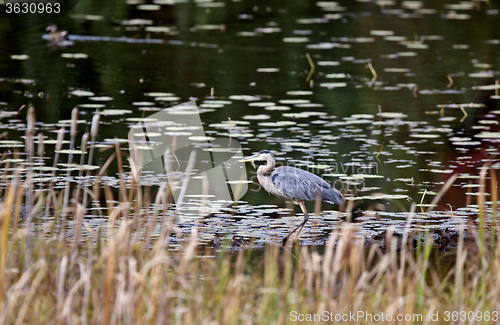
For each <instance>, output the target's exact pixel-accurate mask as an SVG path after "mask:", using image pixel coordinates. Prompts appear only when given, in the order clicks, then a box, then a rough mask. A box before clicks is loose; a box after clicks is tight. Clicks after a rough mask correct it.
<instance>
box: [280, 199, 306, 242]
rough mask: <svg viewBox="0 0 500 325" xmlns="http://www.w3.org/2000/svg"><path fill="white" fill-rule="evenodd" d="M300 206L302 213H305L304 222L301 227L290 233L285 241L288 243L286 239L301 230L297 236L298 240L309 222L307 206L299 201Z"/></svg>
mask: <svg viewBox="0 0 500 325" xmlns="http://www.w3.org/2000/svg"><path fill="white" fill-rule="evenodd" d="M299 205H300V208H301V209H302V212H304V221H302V223H301V224H300V225H298V226H297V228H295V229H294V230H292V232H291V233H289V234H288V235H287V236H286V237H285V239H284V241H286V239H287V238H288V237H290V235H291V234H293V233H294V232H295V231H296V230H297V229H299V228H300V230H299V232H298V233H297V236H296V238H299V235H300V232H301V231H302V228H303V227H304V225H305V224H306V222H307V220H309V214H308V213H307V209H306V205H305V204H304V201H299Z"/></svg>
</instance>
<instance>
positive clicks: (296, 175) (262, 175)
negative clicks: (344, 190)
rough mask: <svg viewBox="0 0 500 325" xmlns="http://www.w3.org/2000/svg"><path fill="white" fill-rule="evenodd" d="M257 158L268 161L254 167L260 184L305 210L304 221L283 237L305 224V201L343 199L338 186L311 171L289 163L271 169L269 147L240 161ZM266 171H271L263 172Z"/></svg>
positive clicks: (271, 159) (339, 201)
mask: <svg viewBox="0 0 500 325" xmlns="http://www.w3.org/2000/svg"><path fill="white" fill-rule="evenodd" d="M256 160H265V161H267V164H265V165H261V166H259V168H258V169H257V179H258V180H259V183H260V185H262V187H263V188H264V189H265V190H266V191H268V192H269V193H271V194H274V195H276V196H277V197H281V198H284V199H287V200H293V201H295V202H297V203H298V204H299V205H300V208H301V209H302V212H304V221H303V222H302V223H301V224H300V225H298V226H297V228H295V229H294V230H293V231H292V232H291V233H289V234H288V236H286V237H285V240H286V239H287V238H288V237H290V235H291V234H293V233H294V232H295V231H296V230H297V229H299V228H300V230H299V232H298V234H297V238H298V236H299V235H300V231H301V230H302V227H304V225H305V224H306V222H307V220H308V219H309V214H308V213H307V209H306V206H305V204H304V201H313V200H316V199H321V200H322V201H326V202H328V203H331V204H341V203H342V202H344V197H343V196H342V194H341V193H340V192H339V191H338V190H337V189H335V188H334V187H332V186H331V185H330V184H328V183H327V182H326V181H325V180H324V179H322V178H321V177H319V176H317V175H314V174H313V173H310V172H308V171H305V170H303V169H299V168H295V167H289V166H281V167H278V168H276V169H274V166H275V165H276V159H274V156H273V154H272V153H271V152H270V151H268V150H262V151H260V152H259V153H258V154H256V155H253V156H251V157H248V158H245V159H242V160H240V162H247V161H251V162H252V164H253V161H256ZM273 169H274V171H273ZM271 171H272V173H271ZM269 173H271V175H269V176H266V175H268V174H269Z"/></svg>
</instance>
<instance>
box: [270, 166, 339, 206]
mask: <svg viewBox="0 0 500 325" xmlns="http://www.w3.org/2000/svg"><path fill="white" fill-rule="evenodd" d="M270 177H271V181H272V183H273V184H274V186H276V188H277V189H278V190H279V191H280V192H282V193H283V194H285V195H286V196H288V197H290V198H293V199H295V200H300V201H313V200H316V195H317V194H318V192H319V193H320V194H321V199H322V200H324V201H327V202H330V203H332V204H340V203H342V201H343V200H344V198H343V196H342V194H341V193H340V192H339V191H338V190H337V189H335V188H333V187H332V186H331V185H330V184H329V183H328V182H327V181H325V180H324V179H322V178H321V177H319V176H317V175H314V174H313V173H310V172H308V171H306V170H303V169H299V168H295V167H289V166H282V167H278V168H276V169H275V170H274V171H273V172H272V174H271V176H270Z"/></svg>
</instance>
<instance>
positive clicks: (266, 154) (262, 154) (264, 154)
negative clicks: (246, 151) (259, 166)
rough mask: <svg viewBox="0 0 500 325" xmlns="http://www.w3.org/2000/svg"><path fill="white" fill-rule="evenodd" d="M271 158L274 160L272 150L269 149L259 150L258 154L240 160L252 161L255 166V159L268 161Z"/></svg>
mask: <svg viewBox="0 0 500 325" xmlns="http://www.w3.org/2000/svg"><path fill="white" fill-rule="evenodd" d="M269 159H273V160H274V156H273V154H272V153H271V151H269V150H261V151H259V153H258V154H256V155H253V156H250V157H247V158H244V159H242V160H240V162H247V161H251V162H252V165H253V167H254V168H255V163H254V161H261V160H263V161H267V160H269Z"/></svg>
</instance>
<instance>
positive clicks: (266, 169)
mask: <svg viewBox="0 0 500 325" xmlns="http://www.w3.org/2000/svg"><path fill="white" fill-rule="evenodd" d="M275 165H276V161H275V160H274V159H272V158H268V159H267V164H265V165H261V166H259V169H257V176H259V175H260V176H264V175H267V174H269V173H271V172H272V171H273V169H274V166H275Z"/></svg>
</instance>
